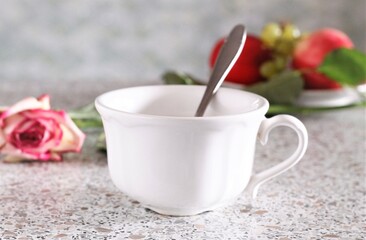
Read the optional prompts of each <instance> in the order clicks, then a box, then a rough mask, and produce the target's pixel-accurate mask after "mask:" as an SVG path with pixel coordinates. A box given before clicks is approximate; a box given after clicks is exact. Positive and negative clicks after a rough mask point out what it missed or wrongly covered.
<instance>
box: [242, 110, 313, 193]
mask: <svg viewBox="0 0 366 240" xmlns="http://www.w3.org/2000/svg"><path fill="white" fill-rule="evenodd" d="M278 126H285V127H289V128H292V129H293V130H294V131H295V132H296V134H297V137H298V139H299V142H298V145H297V148H296V150H295V152H294V153H293V154H292V155H291V156H290V157H289V158H287V159H286V160H284V161H282V162H280V163H279V164H277V165H275V166H273V167H271V168H269V169H266V170H264V171H262V172H259V173H256V174H254V175H253V176H252V177H251V179H250V181H249V184H248V186H247V188H246V191H247V192H248V193H249V194H250V195H251V197H252V198H253V199H254V198H255V197H256V196H257V193H258V188H259V187H260V186H261V185H262V184H263V183H265V182H267V181H268V180H270V179H271V178H273V177H276V176H278V175H280V174H281V173H283V172H285V171H287V170H288V169H290V168H292V167H293V166H295V165H296V164H297V163H298V162H299V161H300V159H301V158H302V157H303V156H304V154H305V151H306V148H307V145H308V133H307V131H306V128H305V126H304V124H303V123H302V122H300V120H298V119H297V118H295V117H292V116H290V115H277V116H274V117H271V118H268V119H267V118H266V119H264V120H263V121H262V123H261V125H260V127H259V131H258V139H259V141H260V142H261V144H262V145H265V144H266V143H267V140H268V135H269V133H270V132H271V130H272V129H273V128H275V127H278Z"/></svg>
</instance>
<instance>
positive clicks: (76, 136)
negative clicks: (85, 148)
mask: <svg viewBox="0 0 366 240" xmlns="http://www.w3.org/2000/svg"><path fill="white" fill-rule="evenodd" d="M24 116H25V117H28V118H35V117H37V116H38V117H42V118H50V119H55V121H56V122H58V123H59V124H60V126H61V128H62V132H63V136H62V140H61V143H60V144H59V146H57V147H55V148H53V150H54V151H76V152H79V151H80V150H81V147H82V145H83V142H84V140H85V134H84V133H83V132H82V131H81V130H80V129H79V128H78V127H77V126H76V124H75V123H74V122H73V121H72V119H71V118H70V117H69V115H67V114H66V112H64V111H52V110H50V111H45V110H41V109H35V110H31V111H26V112H24Z"/></svg>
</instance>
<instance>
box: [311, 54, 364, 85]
mask: <svg viewBox="0 0 366 240" xmlns="http://www.w3.org/2000/svg"><path fill="white" fill-rule="evenodd" d="M317 70H318V72H320V73H323V74H324V75H326V76H327V77H329V78H330V79H333V80H335V81H337V82H339V83H340V84H343V85H350V86H356V85H358V84H361V83H362V82H363V81H365V80H366V55H365V54H364V53H362V52H360V51H358V50H356V49H346V48H339V49H336V50H334V51H331V52H330V53H328V54H327V55H326V57H325V59H324V60H323V62H322V64H321V65H320V66H319V67H318V69H317Z"/></svg>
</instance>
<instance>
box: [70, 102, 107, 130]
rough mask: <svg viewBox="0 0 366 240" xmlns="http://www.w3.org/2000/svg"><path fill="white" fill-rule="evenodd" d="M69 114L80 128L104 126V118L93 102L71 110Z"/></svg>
mask: <svg viewBox="0 0 366 240" xmlns="http://www.w3.org/2000/svg"><path fill="white" fill-rule="evenodd" d="M68 114H69V116H70V117H71V119H72V120H73V121H74V122H75V124H76V125H77V126H78V127H80V128H99V127H102V126H103V124H102V119H101V118H100V115H99V113H98V112H97V110H96V109H95V107H94V104H93V103H91V104H88V105H86V106H83V107H81V108H78V109H76V110H74V111H70V112H68Z"/></svg>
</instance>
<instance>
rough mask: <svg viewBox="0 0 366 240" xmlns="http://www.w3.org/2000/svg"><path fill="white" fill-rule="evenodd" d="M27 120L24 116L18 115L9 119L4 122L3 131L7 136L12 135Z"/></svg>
mask: <svg viewBox="0 0 366 240" xmlns="http://www.w3.org/2000/svg"><path fill="white" fill-rule="evenodd" d="M24 120H25V118H24V117H23V116H22V115H19V114H16V115H13V116H11V117H9V118H7V119H6V120H5V122H4V126H3V131H4V134H5V135H6V136H8V135H9V134H11V133H12V132H13V131H14V129H15V128H17V126H18V125H19V124H20V123H21V122H23V121H24Z"/></svg>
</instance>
